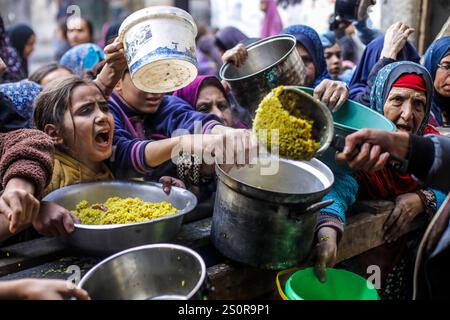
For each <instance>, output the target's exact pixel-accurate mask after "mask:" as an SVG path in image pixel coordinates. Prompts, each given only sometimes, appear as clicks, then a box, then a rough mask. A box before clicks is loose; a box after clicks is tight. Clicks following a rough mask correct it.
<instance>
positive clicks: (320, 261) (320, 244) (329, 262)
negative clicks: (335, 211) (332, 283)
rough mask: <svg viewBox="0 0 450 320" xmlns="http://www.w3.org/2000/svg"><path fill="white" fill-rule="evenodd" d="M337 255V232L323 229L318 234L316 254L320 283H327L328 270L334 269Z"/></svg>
mask: <svg viewBox="0 0 450 320" xmlns="http://www.w3.org/2000/svg"><path fill="white" fill-rule="evenodd" d="M336 255H337V231H336V230H335V229H334V228H330V227H322V228H320V230H319V232H317V245H316V248H315V252H314V257H315V261H314V263H315V272H316V276H317V278H319V280H320V282H322V283H325V282H326V281H327V273H326V269H327V268H332V267H333V266H334V265H335V263H336Z"/></svg>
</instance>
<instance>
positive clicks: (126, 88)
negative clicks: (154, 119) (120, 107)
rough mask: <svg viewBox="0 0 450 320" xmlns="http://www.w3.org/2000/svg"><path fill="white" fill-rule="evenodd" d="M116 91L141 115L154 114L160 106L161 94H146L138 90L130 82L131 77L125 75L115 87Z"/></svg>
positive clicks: (127, 74)
mask: <svg viewBox="0 0 450 320" xmlns="http://www.w3.org/2000/svg"><path fill="white" fill-rule="evenodd" d="M116 91H117V92H118V93H119V94H120V96H121V97H122V99H124V100H125V102H126V103H127V104H128V105H129V106H130V107H132V108H133V109H135V110H136V111H137V112H139V113H142V114H153V113H156V112H157V111H158V109H159V107H160V105H161V102H162V98H163V96H164V95H163V94H158V93H147V92H145V91H142V90H139V89H138V88H136V87H135V85H134V84H133V81H131V76H130V74H129V73H126V74H125V75H124V76H123V78H122V80H120V82H119V84H118V85H117V87H116Z"/></svg>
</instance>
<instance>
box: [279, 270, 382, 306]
mask: <svg viewBox="0 0 450 320" xmlns="http://www.w3.org/2000/svg"><path fill="white" fill-rule="evenodd" d="M285 292H286V296H287V297H288V299H289V300H380V297H379V295H378V292H377V290H376V289H375V287H374V286H373V285H372V283H370V282H369V281H367V280H366V279H364V278H363V277H360V276H359V275H357V274H354V273H352V272H349V271H345V270H338V269H327V282H326V283H321V282H320V281H319V279H317V277H316V275H315V273H314V269H313V268H308V269H304V270H300V271H297V272H296V273H294V274H293V275H292V276H291V277H290V278H289V279H288V281H287V282H286V286H285Z"/></svg>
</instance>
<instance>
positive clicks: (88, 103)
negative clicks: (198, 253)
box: [0, 0, 450, 299]
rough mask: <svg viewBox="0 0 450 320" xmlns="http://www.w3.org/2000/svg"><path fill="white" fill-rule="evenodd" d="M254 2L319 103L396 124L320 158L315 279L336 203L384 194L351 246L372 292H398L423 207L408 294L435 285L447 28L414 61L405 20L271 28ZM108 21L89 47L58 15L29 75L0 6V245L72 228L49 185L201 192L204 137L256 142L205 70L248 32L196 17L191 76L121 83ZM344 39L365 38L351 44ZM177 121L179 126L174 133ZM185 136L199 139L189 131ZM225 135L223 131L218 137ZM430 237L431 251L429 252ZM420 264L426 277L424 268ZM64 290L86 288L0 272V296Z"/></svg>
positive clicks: (26, 35) (239, 109)
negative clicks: (46, 50)
mask: <svg viewBox="0 0 450 320" xmlns="http://www.w3.org/2000/svg"><path fill="white" fill-rule="evenodd" d="M261 10H263V11H264V12H265V14H266V19H265V21H264V26H263V28H262V31H261V37H262V38H265V37H269V36H272V35H277V34H290V35H293V36H294V37H295V38H296V40H297V46H296V47H297V51H298V53H299V55H300V57H301V59H302V61H303V63H304V65H305V67H306V80H305V83H303V85H304V86H306V87H310V88H313V89H314V96H315V97H316V98H318V99H320V100H321V101H322V102H323V103H324V104H325V105H326V106H328V108H329V109H330V110H331V111H333V112H335V111H337V110H339V109H340V108H341V107H342V106H343V104H344V103H345V102H346V101H347V100H348V99H353V100H355V101H357V102H360V103H361V104H363V105H365V106H367V107H369V108H371V109H373V110H375V111H376V112H379V113H380V114H382V115H384V116H385V117H386V118H387V119H389V120H390V121H392V122H393V123H394V124H395V125H396V126H397V129H398V132H397V133H394V134H388V133H385V132H378V131H371V130H363V131H361V132H358V133H356V134H354V135H351V136H349V137H348V138H347V146H346V149H345V150H344V152H343V153H340V154H338V155H337V157H336V159H323V161H324V162H325V163H326V164H327V165H328V166H329V167H330V168H331V169H332V171H333V173H334V175H335V184H334V185H333V187H332V189H331V191H330V193H329V194H328V195H327V196H326V197H325V200H328V199H332V200H334V203H333V204H332V205H330V206H329V207H327V208H325V209H322V210H321V212H320V216H319V219H318V221H317V226H316V244H315V248H314V256H315V260H314V263H315V266H316V273H317V276H318V277H319V279H320V280H321V281H326V268H327V267H333V266H334V265H335V261H336V256H337V247H338V244H339V241H340V239H341V238H342V235H343V233H344V232H345V223H346V217H347V216H348V211H349V208H350V207H351V206H352V205H353V204H354V203H355V202H356V201H357V200H368V199H369V200H391V201H394V202H395V209H394V211H393V212H392V214H391V215H390V217H389V218H388V220H387V221H386V223H385V226H384V238H385V240H386V245H384V246H382V247H380V248H377V249H374V250H372V251H369V252H367V253H365V254H364V255H362V256H360V257H358V263H359V264H360V265H362V266H364V265H367V264H370V263H372V264H373V262H374V261H375V262H377V264H378V265H380V266H383V268H382V271H383V277H382V284H383V285H382V289H381V291H380V293H381V296H382V297H383V298H385V299H408V298H411V297H412V283H413V272H412V271H413V270H414V261H415V260H414V259H411V257H410V253H411V249H410V248H411V246H410V242H411V241H409V240H411V239H410V237H406V236H404V234H405V232H406V231H407V230H408V227H409V225H410V224H411V223H412V221H413V220H414V219H415V218H416V217H418V216H420V215H423V216H424V217H426V218H427V219H428V221H431V226H430V229H431V230H432V231H429V232H428V233H427V235H428V238H426V241H425V240H424V241H425V243H426V247H425V248H424V247H423V246H422V249H421V251H420V252H421V254H422V260H421V261H426V262H423V263H424V264H425V263H427V268H424V267H423V265H422V267H421V268H420V272H421V273H420V274H419V275H416V277H418V278H420V279H421V280H422V284H419V285H418V287H417V288H415V289H416V292H415V293H416V297H424V296H425V297H434V296H439V295H445V294H446V293H445V292H444V291H445V290H443V289H442V288H440V287H439V281H438V280H437V274H439V272H441V273H443V272H444V271H443V270H441V269H440V268H439V264H438V262H439V263H442V259H441V260H438V259H437V258H436V255H437V254H441V256H442V255H443V252H444V254H445V252H446V251H445V250H446V247H445V244H442V242H443V240H441V237H444V236H445V237H447V239H448V222H449V221H448V213H447V214H446V215H445V214H444V215H442V214H441V215H436V213H437V212H438V211H439V209H440V208H441V207H446V204H445V199H446V195H447V193H448V191H449V184H448V181H449V180H448V179H447V177H446V176H447V175H448V174H447V172H448V171H446V170H444V169H443V166H444V165H445V163H447V162H448V161H449V160H448V155H449V154H450V153H449V152H450V151H448V150H447V149H448V144H449V142H448V141H447V140H446V139H445V138H442V137H439V131H437V130H436V127H437V126H442V125H447V124H449V121H450V113H449V109H450V71H449V70H450V37H443V38H441V39H439V40H437V41H436V42H434V43H433V44H431V46H430V47H429V48H428V50H427V52H426V54H425V56H424V57H423V64H420V60H421V57H420V55H419V54H418V52H417V51H416V49H415V48H414V46H413V45H412V43H411V42H410V41H409V40H408V39H409V37H410V35H411V34H412V33H413V32H414V29H412V28H411V27H409V26H408V25H406V24H404V23H401V22H398V23H395V24H393V25H392V26H391V27H390V28H389V29H388V30H387V32H386V33H385V34H384V35H383V34H381V32H380V31H379V30H374V29H371V28H368V27H367V21H368V16H367V14H362V15H361V17H360V20H359V21H358V22H357V23H355V24H351V25H348V24H346V25H344V26H339V27H338V28H337V29H335V30H329V31H328V32H326V33H324V34H322V35H319V34H318V33H317V32H316V30H314V29H312V28H310V27H308V26H305V25H293V26H288V27H287V28H284V29H283V26H282V22H281V19H280V17H279V14H278V13H277V10H276V5H275V1H272V0H263V1H261ZM119 26H120V23H115V24H112V25H111V26H110V28H109V29H108V30H107V32H106V33H105V38H104V39H102V41H101V42H102V43H103V44H104V47H103V48H102V47H101V46H99V45H98V44H95V43H94V30H93V27H92V23H91V22H89V21H88V20H87V19H85V18H81V19H77V18H69V19H67V20H66V21H65V22H64V24H63V27H62V39H63V41H61V43H60V46H59V47H58V50H57V52H56V54H55V58H56V62H52V61H49V62H48V64H46V65H44V66H42V67H40V68H39V69H38V70H35V71H33V72H32V73H31V74H29V69H28V58H29V56H30V54H31V53H32V52H33V48H34V44H35V42H36V35H35V33H34V32H33V30H32V29H31V28H30V27H28V26H26V25H18V26H14V27H13V28H11V29H8V30H6V29H5V26H4V23H3V20H1V18H0V99H1V108H0V132H1V133H0V151H1V158H0V177H1V184H2V188H3V192H2V194H1V196H0V241H1V242H2V243H3V244H4V243H7V242H8V241H9V242H11V241H17V238H16V237H17V235H18V234H20V233H21V232H23V231H24V230H27V229H30V228H32V229H34V230H36V231H37V232H38V233H39V234H41V235H43V236H49V237H55V236H63V235H66V234H69V233H71V232H73V230H74V224H76V223H79V219H78V218H77V217H76V216H74V215H73V214H72V213H71V212H69V211H68V210H66V209H65V208H62V207H60V206H58V205H57V204H55V203H51V202H43V201H40V200H41V199H42V198H43V197H44V196H45V195H47V194H48V193H50V192H52V191H54V190H57V189H59V188H62V187H65V186H69V185H73V184H79V183H83V182H92V181H108V180H113V179H131V178H137V177H140V178H144V179H146V180H153V181H160V182H162V183H163V186H164V191H165V192H167V193H170V187H171V186H178V187H182V188H189V189H191V190H195V193H196V195H197V196H198V197H199V199H200V200H205V199H209V198H210V197H211V196H212V194H213V191H214V188H215V181H214V169H213V167H212V166H211V165H210V166H208V165H202V166H199V165H198V163H201V162H202V159H198V155H199V154H200V155H201V154H203V152H202V151H206V150H210V149H211V147H213V148H216V149H214V150H213V154H216V155H218V154H227V153H230V152H231V153H232V154H235V155H238V154H246V155H248V154H250V153H251V150H252V148H255V147H256V146H255V145H254V141H253V140H252V138H251V126H252V123H251V119H250V118H249V115H248V114H246V112H245V107H246V106H240V105H239V104H238V103H237V102H236V99H235V98H234V97H233V95H232V94H231V92H230V87H229V85H228V84H227V83H226V82H225V81H222V80H221V79H220V78H219V77H218V73H219V69H220V67H221V66H222V65H223V64H224V63H235V64H236V65H237V66H240V65H242V64H244V63H245V62H246V60H247V59H249V57H248V52H247V46H248V45H250V44H251V43H253V42H255V41H258V40H260V39H259V38H249V37H247V36H246V35H245V34H244V33H243V32H241V31H240V30H238V29H237V28H235V27H231V26H230V27H227V28H223V29H220V30H208V29H207V28H199V30H203V31H201V32H200V34H199V36H198V38H197V56H198V70H199V76H198V77H197V78H196V79H195V80H194V81H193V82H192V83H191V84H189V85H188V86H187V87H185V88H183V89H180V90H177V91H176V92H173V93H167V94H156V93H147V92H144V91H142V90H139V89H138V88H136V87H135V86H134V84H133V81H132V79H131V76H130V73H129V71H128V66H127V61H126V58H125V54H124V48H123V44H122V43H121V42H120V41H119V40H118V39H117V33H118V29H119ZM355 27H356V29H357V30H358V34H357V35H355V31H354V28H355ZM355 37H358V39H359V40H358V42H359V43H360V44H361V43H362V44H363V45H365V46H364V49H363V51H362V52H359V51H358V49H357V46H356V45H355ZM179 130H184V132H186V133H187V134H185V135H182V136H179V135H177V134H176V132H177V131H179ZM429 135H432V138H429V137H428V136H429ZM199 136H201V141H202V143H201V144H200V145H198V144H196V143H195V141H196V140H197V138H199ZM227 139H229V141H233V143H222V142H223V141H224V140H227ZM356 145H359V146H360V148H359V149H357V148H355V146H356ZM175 148H179V152H180V157H179V159H180V161H179V162H178V163H174V162H173V161H171V159H172V156H173V150H174V149H175ZM198 148H200V150H198ZM446 150H447V152H446ZM392 155H394V156H396V157H397V158H400V159H408V160H409V166H408V170H409V171H408V173H399V172H398V171H396V170H394V169H392V168H390V167H388V166H386V163H387V162H388V159H389V156H392ZM238 158H241V157H237V156H235V157H233V159H238ZM246 158H248V157H246ZM342 162H346V163H347V164H348V166H343V165H341V163H342ZM349 168H350V169H351V170H349ZM443 172H444V173H443ZM444 211H445V210H444ZM447 211H448V212H450V211H449V210H447ZM442 217H447V218H446V219H447V220H445V218H442ZM436 221H438V222H439V223H437V222H436ZM436 225H438V227H436ZM436 229H438V231H436ZM446 229H447V231H445V230H446ZM430 234H431V235H432V236H431V237H430V236H429V235H430ZM443 235H444V236H443ZM420 236H421V235H416V239H415V240H417V237H420ZM430 238H431V240H430ZM444 242H445V241H444ZM436 248H438V249H439V252H438V253H436V252H433V251H434V249H436ZM447 251H448V250H447ZM447 257H448V254H447ZM430 261H431V262H434V264H431V262H430ZM436 261H438V262H436ZM447 261H448V258H447ZM430 264H431V266H430ZM447 266H448V263H447ZM431 269H432V270H434V271H433V272H435V273H434V277H433V276H430V274H429V272H428V273H427V271H428V270H431ZM447 278H448V277H447ZM424 279H426V280H424ZM423 281H428V283H432V284H433V285H431V286H426V285H423ZM419 283H420V281H419ZM424 292H425V293H424ZM447 295H448V294H447ZM69 296H75V297H77V298H79V299H88V293H86V292H84V291H83V290H79V289H73V288H67V286H66V285H65V283H62V282H58V281H55V282H52V281H38V280H20V281H12V282H0V299H3V298H7V299H8V298H9V299H21V298H30V299H45V298H48V299H57V298H67V297H69Z"/></svg>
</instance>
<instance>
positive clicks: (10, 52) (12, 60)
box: [0, 17, 26, 83]
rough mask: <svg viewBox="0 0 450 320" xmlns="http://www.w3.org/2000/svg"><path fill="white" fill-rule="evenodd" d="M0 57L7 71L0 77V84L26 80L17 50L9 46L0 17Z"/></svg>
mask: <svg viewBox="0 0 450 320" xmlns="http://www.w3.org/2000/svg"><path fill="white" fill-rule="evenodd" d="M0 57H1V58H2V60H3V62H5V64H6V66H7V67H8V69H7V70H6V72H5V73H4V74H3V75H2V76H0V83H5V82H15V81H20V80H22V79H25V78H26V75H25V73H24V71H23V69H22V62H21V59H20V57H19V54H18V53H17V50H16V49H14V48H13V47H12V46H11V43H10V42H9V39H8V37H7V35H6V30H5V25H4V23H3V19H2V17H0Z"/></svg>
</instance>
